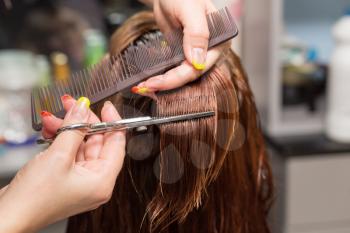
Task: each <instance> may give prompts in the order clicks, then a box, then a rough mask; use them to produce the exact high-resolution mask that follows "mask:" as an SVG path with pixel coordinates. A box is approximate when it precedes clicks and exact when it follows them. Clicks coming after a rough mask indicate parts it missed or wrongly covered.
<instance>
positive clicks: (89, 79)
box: [31, 7, 238, 130]
mask: <svg viewBox="0 0 350 233" xmlns="http://www.w3.org/2000/svg"><path fill="white" fill-rule="evenodd" d="M207 21H208V26H209V32H210V38H209V48H212V47H214V46H216V45H218V44H221V43H223V42H225V41H227V40H229V39H232V38H234V37H235V36H236V35H237V34H238V29H237V27H236V25H235V23H234V20H233V18H232V16H231V14H230V12H229V10H228V8H227V7H226V8H224V9H221V10H219V11H216V12H213V13H210V14H209V15H207ZM184 60H185V56H184V53H183V32H182V30H181V29H178V30H176V31H174V32H172V33H171V34H170V35H168V36H167V38H166V39H165V37H164V36H163V35H162V34H161V33H160V32H155V33H149V34H146V35H144V36H143V37H141V38H140V40H138V41H137V42H136V43H134V44H132V45H130V46H129V47H128V48H127V49H125V50H124V51H123V52H122V53H121V54H118V55H116V56H113V57H111V58H110V59H105V60H103V61H102V62H100V63H99V64H97V65H95V66H93V67H91V68H89V69H86V70H82V71H80V72H77V73H75V74H73V75H72V77H71V78H70V79H69V80H66V81H57V82H55V83H53V84H51V85H49V86H45V87H39V88H35V89H33V91H32V95H31V107H32V125H33V129H34V130H41V127H42V125H41V118H40V113H41V111H49V112H51V113H53V114H54V115H55V116H57V117H61V118H63V117H64V116H65V110H64V108H63V105H62V102H61V98H60V97H61V96H63V95H64V94H69V95H71V96H72V97H74V98H79V97H80V96H86V97H88V98H89V99H90V101H91V104H96V103H98V102H99V101H101V100H103V99H105V98H107V97H109V96H111V95H114V94H116V93H118V92H120V91H122V90H124V89H126V88H130V87H132V86H134V85H136V84H137V83H139V82H141V81H143V80H144V79H147V78H149V77H152V76H154V75H157V74H160V73H163V72H165V71H167V70H169V69H171V68H172V67H174V66H176V65H178V64H179V63H181V62H182V61H184Z"/></svg>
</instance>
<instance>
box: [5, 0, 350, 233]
mask: <svg viewBox="0 0 350 233" xmlns="http://www.w3.org/2000/svg"><path fill="white" fill-rule="evenodd" d="M213 1H214V3H215V4H216V5H217V7H219V8H220V7H224V6H229V8H230V9H231V11H232V14H233V15H234V17H235V19H236V22H237V24H238V27H239V29H240V35H239V36H238V37H237V38H235V39H234V41H233V44H232V47H233V48H234V50H235V51H236V52H237V53H238V54H239V55H240V56H241V58H242V61H243V64H244V67H245V68H246V71H247V73H248V76H249V81H250V84H251V86H252V88H253V91H254V94H255V98H256V103H257V105H258V109H259V113H260V116H261V119H262V127H263V129H264V134H265V138H266V142H267V144H268V148H269V152H270V156H271V162H272V166H273V170H274V175H275V179H276V200H275V203H274V206H273V210H272V212H271V216H270V221H271V226H272V229H273V232H274V233H348V232H350V201H349V198H350V183H349V182H348V180H349V179H350V169H349V167H350V103H349V102H350V91H348V90H347V89H348V88H349V87H350V0H332V1H331V0H307V1H305V0H265V1H258V0H231V1H228V0H213ZM142 9H146V8H145V6H144V5H142V4H141V3H139V2H138V1H137V0H84V1H79V0H59V1H53V0H22V1H15V0H2V1H0V14H1V17H0V186H2V185H4V184H6V183H8V182H9V180H10V179H11V178H12V177H13V175H14V174H15V173H16V171H17V170H18V169H19V168H20V167H21V166H23V164H25V163H26V162H27V161H28V160H29V159H30V158H32V157H33V156H34V155H35V154H36V153H38V151H41V150H42V149H43V147H40V146H37V145H36V144H35V140H36V138H37V137H38V134H37V133H35V132H34V131H33V130H32V129H31V117H30V91H31V89H32V88H33V87H36V86H40V85H46V84H48V83H50V82H52V81H55V80H65V79H67V78H69V77H70V75H71V74H72V73H74V72H75V71H78V70H80V69H82V68H86V67H89V66H91V65H93V64H96V63H97V62H98V61H99V60H100V59H101V57H102V56H103V55H104V54H105V53H106V51H107V49H108V48H107V46H108V38H109V37H110V35H111V33H113V31H114V30H115V29H117V28H118V27H119V25H121V24H122V23H123V22H124V21H125V19H127V18H128V17H129V16H130V15H132V14H133V13H135V12H137V11H140V10H142ZM64 228H65V221H62V222H60V223H57V224H54V225H52V226H49V227H48V228H47V229H44V230H43V231H41V232H44V233H63V232H64Z"/></svg>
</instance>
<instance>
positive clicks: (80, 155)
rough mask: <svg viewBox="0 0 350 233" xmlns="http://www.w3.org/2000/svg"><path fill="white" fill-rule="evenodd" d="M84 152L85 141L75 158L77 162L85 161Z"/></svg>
mask: <svg viewBox="0 0 350 233" xmlns="http://www.w3.org/2000/svg"><path fill="white" fill-rule="evenodd" d="M84 152H85V143H84V142H83V143H81V144H80V147H79V150H78V153H77V156H76V158H75V162H82V161H85V156H84Z"/></svg>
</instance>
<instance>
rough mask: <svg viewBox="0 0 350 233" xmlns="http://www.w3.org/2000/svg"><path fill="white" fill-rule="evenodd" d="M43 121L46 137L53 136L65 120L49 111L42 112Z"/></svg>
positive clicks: (43, 133)
mask: <svg viewBox="0 0 350 233" xmlns="http://www.w3.org/2000/svg"><path fill="white" fill-rule="evenodd" d="M40 115H41V122H42V125H43V129H42V132H41V133H42V135H43V137H44V138H52V137H54V136H55V135H56V132H57V130H58V129H59V128H60V127H61V126H62V124H63V120H62V119H59V118H57V117H55V116H54V115H53V114H51V113H50V112H47V111H42V112H41V114H40Z"/></svg>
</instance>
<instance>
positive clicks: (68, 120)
mask: <svg viewBox="0 0 350 233" xmlns="http://www.w3.org/2000/svg"><path fill="white" fill-rule="evenodd" d="M89 107H90V101H89V99H88V98H86V97H81V98H80V99H79V100H78V101H77V102H76V103H75V104H74V105H73V106H72V107H71V109H70V110H69V111H68V113H67V114H66V117H65V118H64V120H63V125H62V126H67V125H72V124H76V123H87V122H88V119H89V115H90V110H89ZM84 137H85V132H83V131H80V130H67V131H64V132H62V133H60V134H59V135H58V136H57V137H56V139H55V141H54V142H53V143H52V145H51V146H50V147H49V151H50V152H53V154H54V155H55V156H62V157H63V158H64V160H65V159H67V161H69V162H71V161H74V160H75V157H76V155H77V153H78V149H79V147H80V145H81V143H82V142H83V140H84ZM50 152H49V154H51V153H50Z"/></svg>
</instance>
